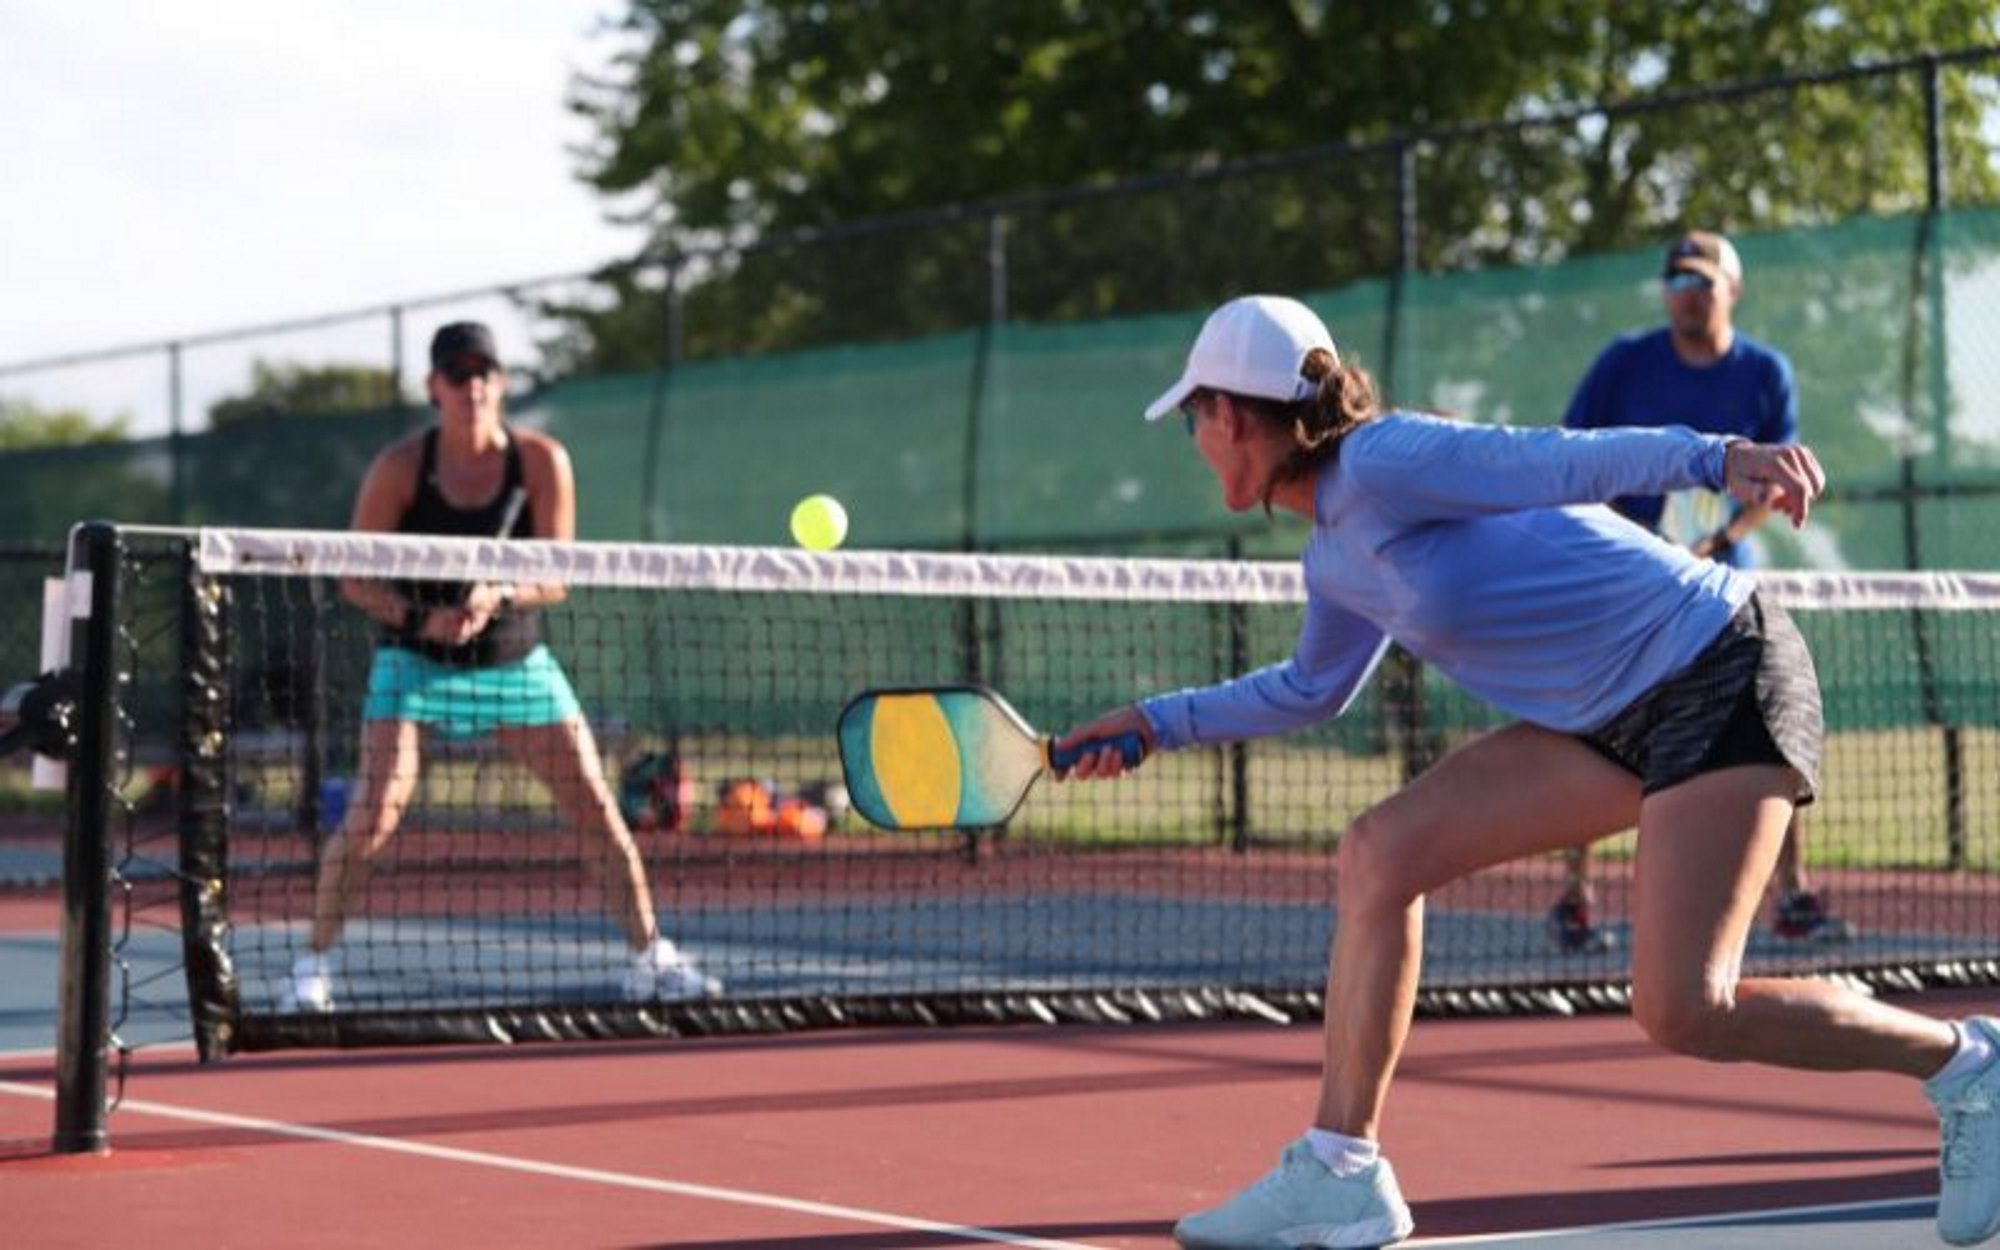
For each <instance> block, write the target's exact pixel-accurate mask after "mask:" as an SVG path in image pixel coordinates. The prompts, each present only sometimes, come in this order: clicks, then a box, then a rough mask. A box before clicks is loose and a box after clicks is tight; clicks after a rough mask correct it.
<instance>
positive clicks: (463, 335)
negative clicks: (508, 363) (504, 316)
mask: <svg viewBox="0 0 2000 1250" xmlns="http://www.w3.org/2000/svg"><path fill="white" fill-rule="evenodd" d="M468 356H470V357H472V358H474V359H478V360H484V361H485V362H486V363H487V364H490V365H497V364H499V363H500V349H499V348H498V347H495V346H494V344H493V331H491V330H489V329H487V328H486V327H485V325H484V324H482V323H480V322H477V321H454V322H452V323H451V324H450V325H448V326H440V327H438V332H437V333H436V334H433V335H432V336H431V368H433V369H440V370H441V369H445V368H448V367H449V366H451V365H454V364H457V363H458V362H459V361H462V360H464V359H465V358H466V357H468Z"/></svg>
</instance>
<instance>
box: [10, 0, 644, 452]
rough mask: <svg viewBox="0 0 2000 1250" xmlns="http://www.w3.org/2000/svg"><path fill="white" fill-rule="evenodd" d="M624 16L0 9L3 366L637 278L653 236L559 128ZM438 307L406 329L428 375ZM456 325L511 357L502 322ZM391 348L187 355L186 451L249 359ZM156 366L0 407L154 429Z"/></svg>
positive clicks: (56, 385) (143, 6)
mask: <svg viewBox="0 0 2000 1250" xmlns="http://www.w3.org/2000/svg"><path fill="white" fill-rule="evenodd" d="M622 8H623V5H622V4H621V3H620V0H492V2H489V3H485V4H475V3H471V2H470V0H459V2H456V3H454V2H453V0H293V2H291V3H286V4H275V5H274V4H270V3H252V2H250V0H201V2H200V3H195V4H160V3H158V2H157V0H93V2H92V3H89V4H63V3H60V2H59V0H0V117H5V118H7V119H8V123H7V124H6V125H5V126H0V170H5V171H6V173H5V177H4V179H0V369H4V367H5V366H7V365H10V364H15V363H19V362H23V361H29V360H40V359H44V358H47V357H51V356H63V355H69V354H72V353H79V352H87V351H94V350H96V349H100V348H109V347H121V346H126V345H132V344H145V343H157V342H162V341H165V340H169V339H180V338H186V337H189V336H194V335H200V334H203V333H207V332H211V331H217V330H226V329H234V328H237V327H241V326H247V325H254V324H261V323H264V322H269V321H284V320H290V319H295V318H302V317H309V316H312V315H316V314H321V313H329V312H340V311H347V310H351V309H361V308H370V307H379V306H385V305H388V304H391V303H396V302H400V301H404V300H409V299H416V298H421V297H424V296H429V295H436V294H440V293H445V292H454V291H461V290H469V289H473V288H480V287H485V286H489V285H498V284H501V283H505V282H511V281H518V280H523V279H530V278H537V277H542V276H548V275H557V274H566V273H574V272H581V271H583V270H587V269H589V268H591V267H592V266H595V265H598V264H601V263H603V262H605V261H608V260H612V259H615V258H617V257H621V256H625V255H629V254H631V253H632V252H634V251H636V250H637V248H638V246H639V244H640V241H641V237H640V235H639V233H638V232H637V231H636V230H634V229H633V228H631V227H629V226H618V225H614V224H612V223H611V222H609V221H608V220H607V219H606V217H607V210H609V209H612V208H615V207H616V206H615V205H610V204H608V203H607V202H606V201H604V200H602V199H601V198H599V197H597V196H596V195H594V194H593V193H592V192H591V191H590V190H589V189H588V188H586V187H585V186H584V185H583V184H582V183H580V182H578V181H577V180H576V178H575V176H574V172H573V171H574V168H575V164H576V160H575V157H574V155H573V154H572V152H571V151H570V149H571V148H573V147H574V146H576V145H577V144H580V143H582V142H585V141H586V140H587V139H588V138H589V131H588V126H587V125H586V123H584V122H583V121H582V120H581V119H578V118H575V117H573V116H571V115H570V114H569V113H568V111H567V110H566V109H565V108H564V105H563V100H564V93H565V89H566V87H567V86H568V84H569V82H570V80H571V77H572V75H573V73H574V72H576V71H578V70H584V71H591V70H600V69H602V68H603V67H604V66H605V65H606V63H607V62H608V61H609V60H610V59H611V57H612V56H613V55H614V54H615V52H616V50H617V49H618V47H619V46H620V38H619V37H618V36H617V35H616V34H615V33H608V32H604V31H602V30H601V26H602V24H603V22H604V19H606V18H608V17H610V16H614V15H615V14H617V13H618V12H620V11H622ZM593 32H597V33H595V34H593ZM446 311H453V310H440V311H436V312H433V311H430V310H425V311H422V312H417V313H413V314H412V324H411V325H410V326H409V327H408V328H407V329H406V332H405V342H406V351H407V353H408V354H409V355H411V356H418V357H420V356H421V350H422V345H423V342H424V341H426V340H427V338H428V334H429V330H430V328H431V326H432V324H433V323H434V322H435V321H436V320H437V319H439V318H441V317H442V316H444V314H445V312H446ZM462 311H464V312H465V313H466V314H467V315H477V316H486V317H489V318H490V319H493V320H495V322H496V330H498V331H499V333H500V334H501V337H502V348H503V351H504V350H506V349H507V345H508V344H507V340H508V338H509V337H510V334H514V333H516V331H515V329H514V327H513V326H510V325H508V324H502V323H504V322H505V320H506V316H507V314H506V311H505V307H504V305H502V304H500V303H498V302H489V303H488V304H486V305H478V304H475V305H470V306H468V307H467V308H465V309H464V310H462ZM387 326H388V323H387V321H386V319H383V320H378V321H372V322H367V323H358V324H355V325H352V326H346V327H340V328H336V329H331V330H325V331H314V332H310V333H302V334H297V335H292V336H286V337H280V338H276V339H273V340H268V341H264V342H261V343H258V344H253V345H248V346H245V347H242V348H221V347H217V348H207V349H199V350H194V349H190V350H189V351H188V352H187V353H186V354H185V355H184V357H183V387H184V391H183V395H184V403H183V409H184V416H183V423H184V427H185V428H188V429H199V428H201V427H202V425H203V424H204V423H205V418H204V417H203V415H202V414H203V413H205V411H206V404H207V402H209V401H210V400H211V399H213V398H215V397H217V396H218V393H225V394H226V393H228V392H229V390H230V389H231V388H240V387H241V386H242V385H243V384H244V382H245V381H246V380H247V377H248V359H249V357H250V355H251V354H254V353H257V352H259V351H261V354H262V355H263V356H265V357H270V358H279V359H302V360H307V361H313V360H332V359H344V360H358V361H360V362H365V363H377V364H386V363H387V361H388V358H389V347H388V342H389V338H390V335H389V330H388V328H387ZM164 359H165V357H164V355H163V354H160V353H155V354H152V355H149V356H146V357H143V358H140V359H136V360H132V361H126V362H114V363H111V364H100V365H90V366H75V367H70V368H64V369H58V370H52V371H44V372H37V373H34V374H28V375H18V374H17V375H0V395H5V396H7V397H10V398H15V399H27V400H30V401H32V402H36V403H39V404H43V405H46V406H51V407H63V406H76V407H83V408H85V409H86V410H87V411H90V412H91V413H92V414H93V415H94V416H97V417H99V418H108V417H111V416H116V415H122V416H125V417H126V418H127V419H128V421H129V422H130V428H131V430H132V432H133V433H135V434H153V433H162V432H165V430H166V428H167V426H168V423H169V419H170V417H169V409H170V405H169V402H168V398H167V396H168V393H169V392H168V390H167V383H166V376H167V369H166V366H165V364H164ZM419 367H420V366H419ZM411 376H414V375H411Z"/></svg>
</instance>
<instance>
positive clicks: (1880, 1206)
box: [1402, 1198, 1926, 1250]
mask: <svg viewBox="0 0 2000 1250" xmlns="http://www.w3.org/2000/svg"><path fill="white" fill-rule="evenodd" d="M1923 1201H1926V1199H1923V1198H1879V1199H1875V1200H1873V1201H1870V1202H1835V1203H1828V1204H1824V1205H1821V1206H1816V1207H1766V1208H1765V1209H1763V1210H1761V1211H1718V1212H1715V1213H1713V1214H1710V1215H1681V1216H1669V1217H1664V1218H1661V1219H1657V1220H1632V1221H1629V1222H1627V1223H1620V1224H1586V1225H1579V1226H1577V1227H1574V1228H1545V1229H1539V1230H1530V1231H1527V1232H1518V1233H1476V1234H1472V1235H1470V1236H1465V1237H1418V1238H1416V1239H1414V1240H1412V1241H1406V1242H1404V1243H1402V1244H1403V1245H1404V1246H1408V1247H1410V1250H1429V1248H1430V1247H1433V1246H1436V1247H1444V1246H1498V1245H1504V1244H1506V1243H1508V1242H1518V1241H1547V1240H1556V1239H1566V1238H1570V1237H1595V1236H1601V1235H1602V1234H1605V1233H1642V1232H1645V1231H1647V1230H1648V1229H1676V1228H1678V1229H1685V1230H1688V1231H1693V1230H1696V1229H1699V1228H1703V1227H1717V1226H1728V1225H1734V1224H1742V1223H1754V1222H1757V1221H1762V1220H1790V1219H1811V1218H1814V1217H1817V1216H1823V1215H1832V1216H1844V1215H1866V1214H1869V1213H1871V1212H1875V1211H1884V1210H1888V1209H1889V1208H1892V1207H1906V1206H1909V1205H1910V1204H1911V1203H1913V1202H1923Z"/></svg>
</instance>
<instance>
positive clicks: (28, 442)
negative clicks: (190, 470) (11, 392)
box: [0, 396, 172, 543]
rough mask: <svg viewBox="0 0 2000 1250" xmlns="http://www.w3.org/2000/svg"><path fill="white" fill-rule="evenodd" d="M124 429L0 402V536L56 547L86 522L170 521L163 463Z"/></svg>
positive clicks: (112, 422) (120, 420)
mask: <svg viewBox="0 0 2000 1250" xmlns="http://www.w3.org/2000/svg"><path fill="white" fill-rule="evenodd" d="M127 424H128V422H127V418H125V417H124V416H117V417H111V418H108V419H105V418H99V417H95V416H92V415H91V414H90V413H88V412H85V411H83V410H81V409H76V408H44V407H41V406H39V405H37V404H35V403H32V402H30V401H28V400H23V399H10V398H7V397H5V396H0V452H4V453H6V454H4V455H0V536H4V537H6V538H10V539H31V540H36V541H46V542H52V543H59V542H61V541H62V538H63V536H64V535H65V534H67V533H68V532H69V528H70V526H72V525H74V524H75V523H76V522H78V521H80V520H86V519H89V518H91V517H116V518H118V519H119V520H122V521H149V522H155V523H158V522H164V521H169V520H171V519H172V517H171V516H170V515H169V508H168V490H167V484H166V481H165V474H164V473H163V472H162V468H163V464H164V462H163V461H162V460H161V458H160V457H158V456H149V455H148V454H146V452H145V450H144V449H143V447H142V446H141V445H140V444H135V443H131V442H128V441H127V435H126V427H127Z"/></svg>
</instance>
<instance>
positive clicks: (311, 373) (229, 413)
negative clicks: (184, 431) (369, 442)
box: [208, 360, 398, 429]
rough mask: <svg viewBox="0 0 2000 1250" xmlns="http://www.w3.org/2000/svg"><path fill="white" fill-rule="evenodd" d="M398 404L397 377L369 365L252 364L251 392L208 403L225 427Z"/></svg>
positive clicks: (214, 422) (212, 420) (211, 416)
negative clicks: (253, 421) (279, 418)
mask: <svg viewBox="0 0 2000 1250" xmlns="http://www.w3.org/2000/svg"><path fill="white" fill-rule="evenodd" d="M397 403H398V398H397V387H396V379H395V377H394V376H393V375H392V374H391V373H390V371H389V370H387V369H378V368H374V367H372V366H369V365H338V364H336V365H300V364H273V363H270V362H268V361H263V360H256V361H252V362H251V364H250V391H249V393H248V394H245V395H231V396H227V397H225V398H223V399H219V400H217V401H216V402H215V403H213V404H211V405H209V409H208V421H209V424H210V425H211V426H212V427H214V428H216V429H221V428H223V427H224V426H229V425H234V424H237V423H239V422H243V421H250V420H256V419H269V418H273V417H286V416H300V415H304V414H307V413H314V414H317V413H332V412H371V413H375V412H381V411H383V410H384V409H387V408H393V407H395V406H396V404H397Z"/></svg>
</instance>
